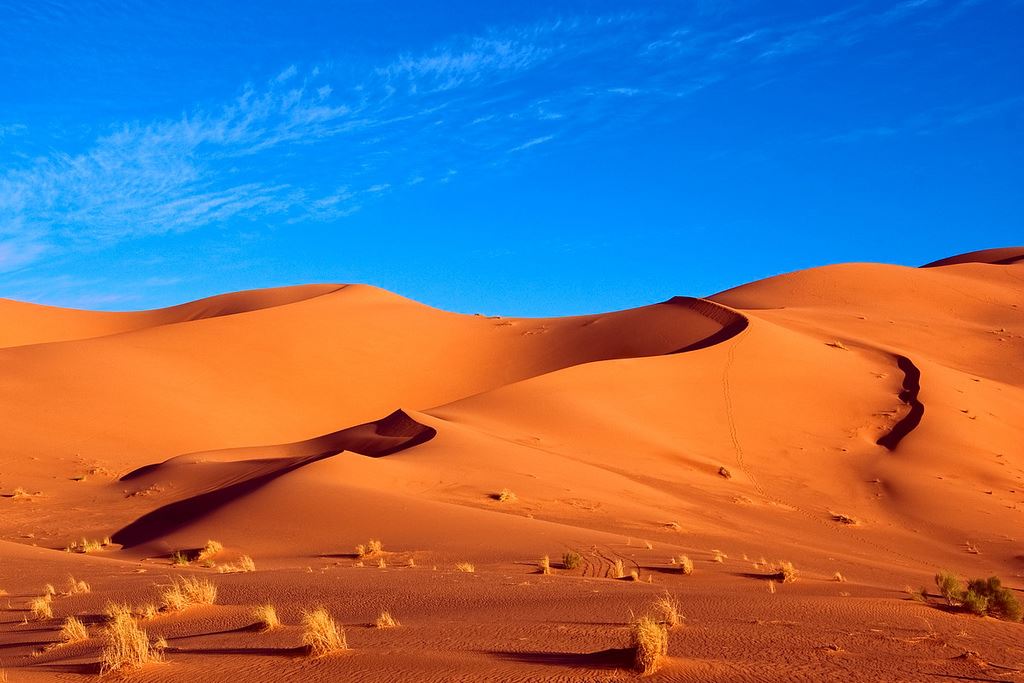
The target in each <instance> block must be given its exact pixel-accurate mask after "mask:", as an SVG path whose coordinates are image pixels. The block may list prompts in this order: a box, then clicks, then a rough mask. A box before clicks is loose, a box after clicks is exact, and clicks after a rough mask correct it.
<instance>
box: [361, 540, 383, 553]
mask: <svg viewBox="0 0 1024 683" xmlns="http://www.w3.org/2000/svg"><path fill="white" fill-rule="evenodd" d="M383 551H384V543H383V541H380V540H378V539H374V538H371V539H370V540H369V541H367V542H366V544H365V545H363V544H362V543H360V544H359V545H357V546H356V555H357V556H359V557H369V556H370V555H375V554H377V553H380V552H383Z"/></svg>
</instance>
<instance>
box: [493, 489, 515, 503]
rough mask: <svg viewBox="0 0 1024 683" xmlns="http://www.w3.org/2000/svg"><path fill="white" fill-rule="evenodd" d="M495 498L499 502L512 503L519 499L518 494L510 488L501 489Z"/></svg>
mask: <svg viewBox="0 0 1024 683" xmlns="http://www.w3.org/2000/svg"><path fill="white" fill-rule="evenodd" d="M495 498H496V499H497V501H498V502H499V503H514V502H516V501H517V500H519V496H517V495H516V494H515V492H514V491H512V490H511V489H502V490H501V491H500V492H498V495H496V496H495Z"/></svg>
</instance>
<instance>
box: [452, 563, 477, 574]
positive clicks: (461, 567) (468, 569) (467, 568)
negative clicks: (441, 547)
mask: <svg viewBox="0 0 1024 683" xmlns="http://www.w3.org/2000/svg"><path fill="white" fill-rule="evenodd" d="M455 568H456V569H457V570H458V571H460V572H465V573H467V574H472V573H473V572H475V571H476V567H475V566H474V565H473V564H472V563H470V562H459V563H458V564H456V565H455Z"/></svg>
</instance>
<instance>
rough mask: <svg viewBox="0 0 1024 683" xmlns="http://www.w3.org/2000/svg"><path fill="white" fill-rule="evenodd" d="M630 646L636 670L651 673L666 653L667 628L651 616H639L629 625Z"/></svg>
mask: <svg viewBox="0 0 1024 683" xmlns="http://www.w3.org/2000/svg"><path fill="white" fill-rule="evenodd" d="M630 647H631V648H632V649H633V652H634V654H633V663H634V666H635V667H636V670H637V671H639V672H641V673H643V674H652V673H654V672H655V671H657V670H658V667H659V666H660V665H661V658H662V657H664V656H665V655H667V654H668V629H667V628H665V626H663V625H662V624H659V623H658V622H657V621H656V620H655V619H653V618H652V617H649V616H643V617H640V618H639V619H637V620H636V621H634V622H633V624H632V625H631V627H630Z"/></svg>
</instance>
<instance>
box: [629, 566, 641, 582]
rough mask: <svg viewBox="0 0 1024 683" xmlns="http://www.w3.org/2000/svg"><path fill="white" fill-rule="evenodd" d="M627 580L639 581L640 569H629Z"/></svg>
mask: <svg viewBox="0 0 1024 683" xmlns="http://www.w3.org/2000/svg"><path fill="white" fill-rule="evenodd" d="M629 580H630V581H639V580H640V571H639V570H637V569H631V570H629Z"/></svg>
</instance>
